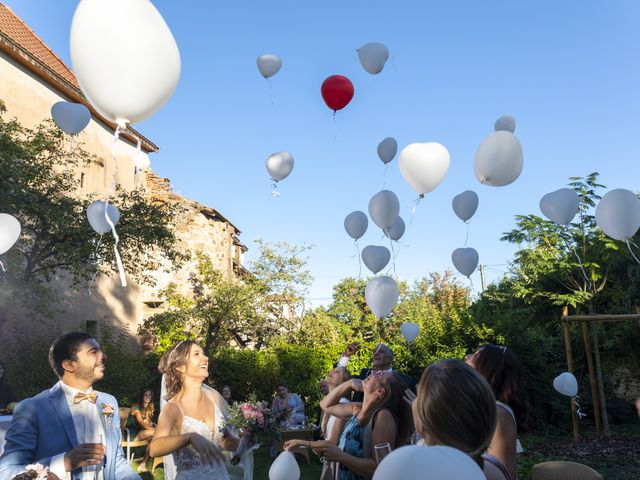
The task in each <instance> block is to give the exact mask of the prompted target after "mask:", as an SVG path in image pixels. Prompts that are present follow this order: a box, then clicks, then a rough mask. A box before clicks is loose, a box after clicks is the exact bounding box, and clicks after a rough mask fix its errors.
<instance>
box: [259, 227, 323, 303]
mask: <svg viewBox="0 0 640 480" xmlns="http://www.w3.org/2000/svg"><path fill="white" fill-rule="evenodd" d="M256 243H257V244H258V248H259V250H258V257H257V258H256V260H254V261H253V262H251V264H250V265H249V270H250V272H251V275H252V276H253V277H254V278H255V279H256V280H257V281H258V283H259V284H260V285H261V286H262V291H263V293H265V294H269V295H270V299H269V300H270V302H271V304H272V308H271V311H272V314H274V315H277V311H278V310H281V309H278V308H273V307H275V305H277V304H278V303H280V304H284V305H286V307H287V310H288V312H286V314H287V315H301V314H303V313H304V298H305V295H306V294H307V291H308V288H309V285H311V282H312V281H313V277H311V273H310V272H309V270H308V269H307V268H306V267H307V258H306V257H304V256H303V254H304V253H305V252H307V251H309V250H310V249H311V248H312V246H311V245H303V246H295V245H290V244H288V243H287V242H284V241H279V242H274V243H269V242H266V241H264V240H261V239H258V240H256ZM281 315H282V313H281Z"/></svg>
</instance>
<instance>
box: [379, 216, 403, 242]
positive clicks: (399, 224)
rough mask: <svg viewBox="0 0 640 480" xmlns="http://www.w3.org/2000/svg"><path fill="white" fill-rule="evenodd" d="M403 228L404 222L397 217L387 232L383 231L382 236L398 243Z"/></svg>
mask: <svg viewBox="0 0 640 480" xmlns="http://www.w3.org/2000/svg"><path fill="white" fill-rule="evenodd" d="M405 228H406V227H405V224H404V220H402V217H398V218H396V221H395V222H393V225H391V227H390V228H389V230H385V232H384V234H385V235H386V236H387V237H389V238H390V239H391V240H395V241H398V240H400V239H401V238H402V235H404V230H405Z"/></svg>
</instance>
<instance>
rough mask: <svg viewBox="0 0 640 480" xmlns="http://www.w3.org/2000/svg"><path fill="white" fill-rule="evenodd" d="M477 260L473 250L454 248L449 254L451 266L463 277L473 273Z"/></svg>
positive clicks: (476, 253)
mask: <svg viewBox="0 0 640 480" xmlns="http://www.w3.org/2000/svg"><path fill="white" fill-rule="evenodd" d="M478 260H479V257H478V252H476V250H475V249H473V248H456V249H455V250H454V251H453V253H452V254H451V261H452V262H453V266H454V267H456V270H458V271H459V272H460V273H461V274H462V275H464V276H465V277H470V276H471V274H472V273H473V272H475V270H476V267H477V266H478Z"/></svg>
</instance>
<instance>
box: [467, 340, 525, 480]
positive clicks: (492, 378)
mask: <svg viewBox="0 0 640 480" xmlns="http://www.w3.org/2000/svg"><path fill="white" fill-rule="evenodd" d="M465 362H467V364H468V365H470V366H471V367H473V368H474V369H475V370H476V371H477V372H478V373H479V374H480V375H482V376H483V377H484V378H485V380H486V381H487V382H488V383H489V385H490V386H491V389H492V390H493V393H494V395H495V397H496V400H497V401H496V405H497V406H498V424H497V426H496V431H495V433H494V435H493V438H492V440H491V446H490V447H489V450H488V453H490V454H491V455H493V456H495V457H497V458H498V459H500V461H501V462H502V463H503V464H504V465H505V466H506V467H507V470H508V471H509V474H510V475H511V478H512V479H514V480H515V479H516V478H517V477H516V476H517V462H516V453H519V452H521V451H522V447H521V446H520V442H519V441H518V439H517V434H518V432H524V431H526V427H527V422H528V418H527V414H528V412H527V390H526V385H525V379H524V370H523V369H522V364H521V363H520V359H519V358H518V356H517V355H516V354H515V352H514V351H513V349H511V348H509V347H506V346H500V345H491V344H489V345H483V346H482V347H480V348H479V349H478V350H477V351H476V352H475V353H473V354H470V355H467V356H466V357H465Z"/></svg>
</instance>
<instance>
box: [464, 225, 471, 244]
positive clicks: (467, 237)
mask: <svg viewBox="0 0 640 480" xmlns="http://www.w3.org/2000/svg"><path fill="white" fill-rule="evenodd" d="M464 223H466V224H467V236H466V237H465V239H464V246H465V247H466V246H467V242H468V241H469V229H470V228H471V224H470V223H469V222H464Z"/></svg>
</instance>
